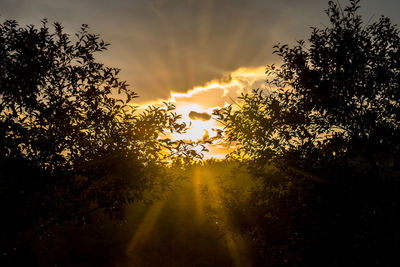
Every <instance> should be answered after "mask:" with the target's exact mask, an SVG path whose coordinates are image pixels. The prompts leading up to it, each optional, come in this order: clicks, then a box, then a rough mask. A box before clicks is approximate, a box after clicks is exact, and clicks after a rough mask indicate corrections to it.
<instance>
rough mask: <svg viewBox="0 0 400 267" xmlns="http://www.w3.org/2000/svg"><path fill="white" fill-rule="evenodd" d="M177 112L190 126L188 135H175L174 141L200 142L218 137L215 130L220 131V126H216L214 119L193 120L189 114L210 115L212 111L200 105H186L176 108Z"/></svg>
mask: <svg viewBox="0 0 400 267" xmlns="http://www.w3.org/2000/svg"><path fill="white" fill-rule="evenodd" d="M176 111H177V113H179V114H182V121H183V122H185V123H186V124H187V125H188V130H187V131H186V133H183V134H178V133H173V134H172V136H171V139H172V140H174V141H175V140H190V141H200V140H207V139H209V138H212V137H215V136H216V135H217V133H216V131H214V130H213V129H219V128H221V127H220V126H218V125H216V122H215V121H214V120H212V119H209V120H201V119H191V118H190V117H189V114H190V112H191V111H195V112H198V113H207V114H209V115H210V113H211V112H210V111H209V110H206V109H204V108H202V107H201V106H200V105H199V104H194V103H185V104H182V105H179V106H177V107H176Z"/></svg>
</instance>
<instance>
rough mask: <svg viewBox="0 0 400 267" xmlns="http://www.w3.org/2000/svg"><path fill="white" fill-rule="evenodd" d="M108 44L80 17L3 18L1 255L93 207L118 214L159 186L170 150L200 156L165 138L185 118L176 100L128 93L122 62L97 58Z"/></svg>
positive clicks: (86, 213) (87, 215)
mask: <svg viewBox="0 0 400 267" xmlns="http://www.w3.org/2000/svg"><path fill="white" fill-rule="evenodd" d="M107 46H108V44H107V43H105V42H104V41H103V40H101V39H100V37H99V36H98V35H96V34H92V33H89V31H88V26H87V25H83V26H82V28H81V29H80V31H78V32H77V33H76V34H75V36H73V37H71V36H70V35H68V34H67V33H65V32H64V31H63V27H62V26H61V25H60V24H59V23H55V24H54V25H53V27H49V26H48V23H47V21H43V24H42V26H41V27H39V28H38V27H35V26H33V25H29V26H26V27H21V26H19V25H18V23H17V22H16V21H10V20H8V21H5V22H4V23H2V24H0V166H1V167H0V198H1V203H0V207H1V210H2V218H3V219H2V222H1V224H0V225H1V227H0V236H1V243H0V247H1V250H2V251H1V254H2V255H3V256H7V255H8V254H10V252H15V249H20V247H19V245H21V244H22V245H23V244H24V242H26V241H27V240H30V239H32V238H34V237H35V236H38V235H39V236H40V235H43V233H45V232H46V230H47V229H48V228H49V227H50V226H52V225H56V224H59V223H63V222H73V223H85V222H88V220H89V218H90V215H91V214H92V213H93V212H95V211H98V210H102V211H104V212H106V213H107V214H109V215H110V216H112V217H119V218H122V217H123V216H124V210H125V208H126V206H127V204H128V203H129V202H130V201H134V200H143V198H144V196H143V192H144V191H145V190H146V189H148V188H153V189H154V186H156V187H157V186H158V189H160V187H162V186H163V185H164V186H165V184H166V179H167V176H166V175H165V166H166V164H167V163H168V162H170V161H171V160H172V159H173V158H174V155H181V154H182V153H183V154H185V155H190V156H192V157H196V156H197V155H196V154H195V153H193V151H191V150H190V145H188V144H185V145H184V146H183V145H182V144H179V143H174V142H171V141H170V140H169V139H168V138H166V137H167V136H166V135H165V133H166V132H167V131H169V132H175V131H178V132H181V131H184V130H185V128H186V126H185V124H183V123H179V120H178V119H179V118H180V116H179V115H177V114H176V113H175V112H174V106H173V105H171V104H165V106H164V107H155V106H151V107H149V108H147V109H145V110H141V111H140V110H138V107H137V106H135V105H133V104H132V103H131V101H132V100H133V99H134V98H136V97H137V95H136V93H135V92H133V91H132V90H131V89H129V87H128V85H127V84H126V82H125V81H121V80H120V79H119V77H118V73H119V70H118V69H116V68H111V67H108V66H105V65H104V64H103V63H101V62H99V61H97V60H96V55H97V54H98V53H101V52H103V51H104V50H106V48H107ZM185 151H186V152H185ZM188 151H189V152H188Z"/></svg>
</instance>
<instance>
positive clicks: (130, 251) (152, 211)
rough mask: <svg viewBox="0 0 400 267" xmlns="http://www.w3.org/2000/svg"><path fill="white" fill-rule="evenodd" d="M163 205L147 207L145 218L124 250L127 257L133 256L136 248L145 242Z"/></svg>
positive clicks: (162, 203) (158, 203) (161, 203)
mask: <svg viewBox="0 0 400 267" xmlns="http://www.w3.org/2000/svg"><path fill="white" fill-rule="evenodd" d="M164 204H165V202H164V201H159V202H156V203H154V204H153V205H152V206H151V207H149V210H148V211H147V213H146V216H145V217H144V219H143V220H142V222H141V223H140V225H139V227H138V229H137V231H136V232H135V234H134V235H133V237H132V239H131V241H130V242H129V245H128V248H127V250H126V254H127V255H128V256H131V255H134V254H135V252H136V250H137V249H138V247H140V246H141V245H142V244H145V243H146V242H147V239H148V237H149V235H150V234H151V231H152V230H153V228H154V225H155V223H156V222H157V219H158V217H159V215H160V212H161V210H162V208H163V207H164Z"/></svg>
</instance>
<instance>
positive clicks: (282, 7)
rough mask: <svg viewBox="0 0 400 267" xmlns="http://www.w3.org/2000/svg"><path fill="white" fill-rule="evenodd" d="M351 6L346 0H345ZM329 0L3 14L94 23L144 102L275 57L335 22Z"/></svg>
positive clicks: (237, 0) (66, 4) (375, 5)
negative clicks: (278, 49) (276, 48)
mask: <svg viewBox="0 0 400 267" xmlns="http://www.w3.org/2000/svg"><path fill="white" fill-rule="evenodd" d="M340 2H341V4H342V6H345V5H346V3H347V1H345V0H342V1H340ZM327 3H328V1H326V0H280V1H278V0H274V1H271V0H131V1H128V0H114V1H109V0H107V1H105V0H68V1H66V0H63V1H59V0H0V19H1V21H4V20H5V19H16V20H17V21H18V22H20V24H22V25H26V24H35V25H39V24H40V21H41V20H42V19H43V18H48V19H49V21H50V22H54V21H58V22H61V23H62V24H63V25H64V27H65V30H66V31H67V32H69V33H74V32H76V31H77V30H78V29H79V27H80V25H81V24H83V23H85V24H88V25H89V26H90V28H91V31H92V32H95V33H98V34H100V35H101V37H102V38H103V39H104V40H106V41H107V42H109V43H111V46H110V48H109V51H107V52H106V53H104V55H102V56H101V60H102V61H104V62H105V63H107V64H108V65H110V66H114V67H119V68H121V69H122V72H121V76H122V78H123V79H126V80H127V81H128V83H129V84H131V85H132V86H133V88H134V90H135V91H136V92H138V93H139V95H140V96H141V98H140V99H141V100H142V101H147V100H153V99H156V98H166V97H167V96H168V95H169V92H170V91H171V90H173V91H178V92H184V91H186V90H188V89H190V88H191V87H193V86H195V85H201V84H204V83H205V82H207V81H209V80H212V79H216V78H221V77H223V76H225V75H227V74H228V73H230V72H231V71H233V70H235V69H237V68H239V67H256V66H263V65H266V64H269V63H273V62H276V61H277V60H278V58H277V57H276V56H274V55H272V54H271V52H272V46H273V45H274V44H276V43H278V42H281V43H294V42H295V41H296V40H298V39H306V38H307V37H308V36H309V34H310V27H312V26H316V27H323V25H328V24H329V23H328V20H327V16H326V15H325V13H324V10H325V9H326V8H327ZM361 6H362V9H361V14H362V15H363V16H364V20H365V21H368V20H369V19H370V17H371V16H373V18H372V20H375V19H378V18H379V16H380V15H382V14H383V15H386V16H388V17H390V18H391V19H392V21H393V22H394V23H396V24H399V23H400V18H399V16H398V14H399V11H400V1H398V0H380V1H377V0H364V1H362V2H361Z"/></svg>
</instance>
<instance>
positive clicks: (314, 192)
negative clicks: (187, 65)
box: [215, 0, 400, 266]
mask: <svg viewBox="0 0 400 267" xmlns="http://www.w3.org/2000/svg"><path fill="white" fill-rule="evenodd" d="M359 7H360V6H359V1H357V0H351V1H349V4H348V6H346V7H345V8H343V9H342V8H341V7H340V5H339V4H337V3H336V2H333V1H330V2H329V7H328V9H327V11H326V13H327V15H328V17H329V20H330V23H331V24H330V25H329V26H327V27H322V28H313V29H312V33H311V36H310V37H309V38H308V40H307V41H299V42H298V44H297V45H295V46H293V47H289V46H288V45H277V46H275V51H274V53H276V54H277V55H278V56H279V57H280V58H281V60H282V62H283V63H282V65H281V66H274V65H272V66H268V68H267V76H268V80H267V84H268V88H269V90H265V91H262V90H254V91H253V93H251V94H244V95H242V97H241V99H240V100H241V101H240V102H238V103H239V105H240V107H237V106H230V107H227V108H225V109H223V110H220V111H218V112H216V113H215V115H216V116H217V117H218V119H219V120H220V121H222V122H223V123H224V124H225V133H226V134H227V136H228V139H229V140H231V141H236V142H238V143H239V144H240V148H239V149H238V151H236V153H235V154H234V155H232V156H234V157H236V158H239V159H241V160H242V161H244V162H245V163H246V164H247V166H248V168H249V171H250V173H251V174H252V176H253V177H254V179H256V180H257V181H259V182H261V185H259V186H256V187H254V188H253V189H252V192H251V195H250V196H249V197H247V198H244V199H237V198H236V197H235V196H234V194H231V195H229V192H228V191H226V193H227V194H226V195H225V202H226V205H227V206H228V207H229V209H228V210H229V211H230V212H231V216H232V218H234V220H235V221H236V222H237V223H236V225H237V229H239V230H240V231H242V232H243V233H245V235H247V236H248V237H249V239H251V240H252V241H253V245H254V246H255V247H257V248H258V253H257V255H256V256H255V257H254V258H255V259H257V260H258V262H257V265H259V266H286V265H287V266H397V265H399V263H400V259H399V257H398V254H397V252H398V251H399V249H400V239H399V238H400V228H399V225H400V224H399V223H400V209H399V207H400V206H399V205H400V197H399V192H400V191H399V190H400V184H399V182H400V179H399V178H400V161H399V160H400V101H399V100H400V88H399V85H400V71H399V70H400V36H399V31H398V29H397V27H395V26H394V25H393V24H391V22H390V20H389V19H388V18H386V17H381V18H380V19H379V20H378V21H376V22H373V23H368V24H365V23H364V22H363V21H362V17H361V16H360V15H359V14H358V9H359Z"/></svg>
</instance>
